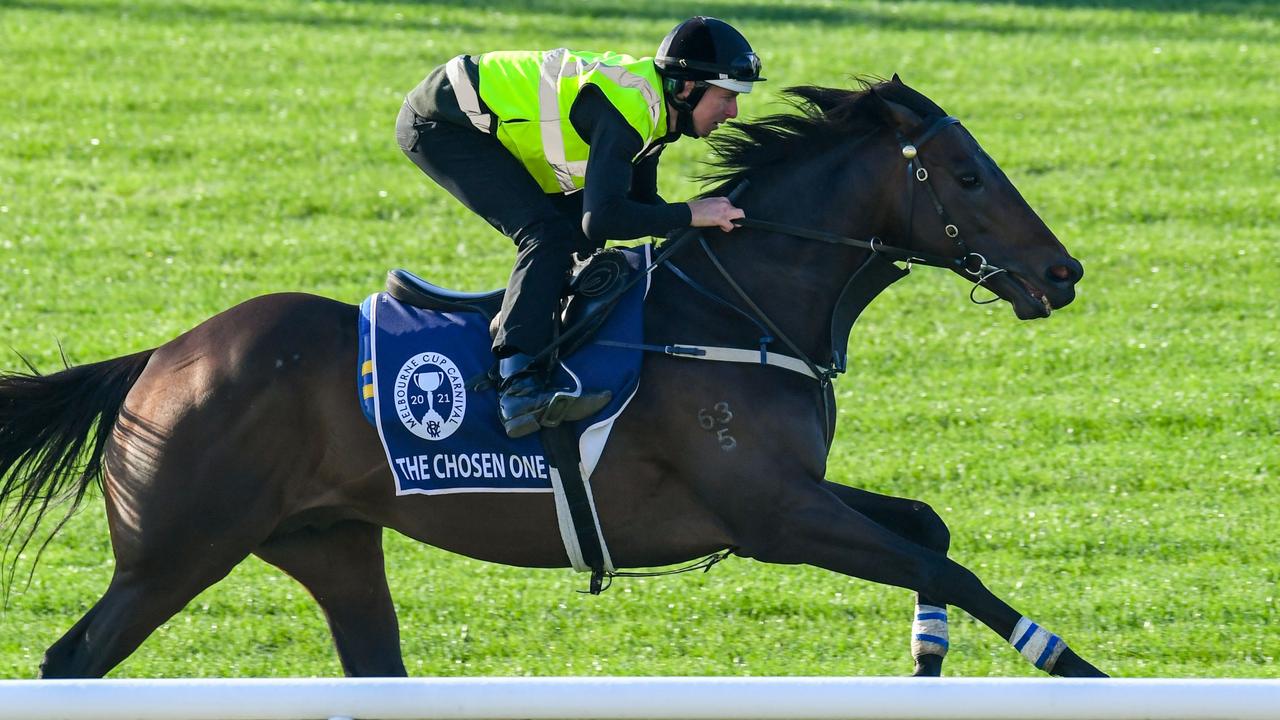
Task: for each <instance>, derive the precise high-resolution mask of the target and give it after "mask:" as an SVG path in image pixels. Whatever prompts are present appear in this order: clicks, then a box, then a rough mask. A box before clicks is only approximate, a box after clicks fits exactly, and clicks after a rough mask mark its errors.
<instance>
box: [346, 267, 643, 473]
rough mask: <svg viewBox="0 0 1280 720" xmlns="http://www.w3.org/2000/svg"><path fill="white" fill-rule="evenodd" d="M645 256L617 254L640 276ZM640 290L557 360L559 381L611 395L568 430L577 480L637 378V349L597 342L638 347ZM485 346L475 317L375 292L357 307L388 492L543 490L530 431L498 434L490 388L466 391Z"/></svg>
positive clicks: (367, 392)
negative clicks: (574, 438)
mask: <svg viewBox="0 0 1280 720" xmlns="http://www.w3.org/2000/svg"><path fill="white" fill-rule="evenodd" d="M650 251H651V246H649V245H643V246H640V247H635V248H627V249H625V250H624V254H625V257H626V258H627V262H628V264H630V265H631V267H632V268H633V269H637V270H640V271H643V269H644V268H645V267H646V266H647V265H648V263H649V259H650ZM647 292H648V279H647V278H646V279H645V280H643V281H641V282H637V283H636V284H635V285H634V286H633V287H632V288H631V289H630V290H628V291H627V294H626V295H625V296H624V297H623V298H622V299H621V301H620V302H619V303H618V304H617V306H616V307H615V308H614V310H613V312H612V313H611V314H610V316H609V318H608V319H607V320H606V322H605V324H604V325H603V326H602V327H601V328H600V330H599V331H598V332H597V333H596V335H595V337H594V338H593V340H592V342H590V343H588V344H587V345H585V346H583V347H582V348H581V349H580V350H578V351H577V352H576V353H574V354H573V355H572V356H570V357H568V358H566V359H564V360H563V361H562V363H561V369H560V370H559V372H560V373H561V375H560V378H559V379H560V380H561V381H563V382H564V384H565V385H567V386H571V387H572V386H577V387H578V389H579V391H581V390H582V389H583V388H585V389H586V390H587V391H598V390H611V391H612V392H613V399H612V400H611V401H610V403H609V405H608V406H606V407H605V408H604V409H603V410H601V411H600V412H599V413H597V414H596V415H594V416H592V417H590V418H587V419H586V420H583V421H581V422H579V423H576V424H575V425H576V428H575V429H576V431H577V433H578V444H579V449H580V451H581V455H582V467H581V471H582V475H583V478H584V479H585V478H588V477H590V474H591V471H592V470H594V469H595V464H596V462H597V461H598V460H599V457H600V453H601V452H603V450H604V444H605V442H606V441H607V439H608V435H609V431H610V430H611V429H612V426H613V421H614V420H615V419H616V418H617V417H618V415H620V414H621V413H622V410H623V409H624V408H625V407H626V405H627V403H628V402H629V401H630V399H631V397H632V395H634V394H635V390H636V386H637V383H638V381H639V377H640V363H641V354H642V353H641V351H640V350H637V349H632V348H620V347H615V346H608V345H601V344H599V342H600V341H602V340H608V341H615V342H624V343H633V344H634V343H640V342H643V322H642V320H643V305H644V296H645V294H646V293H647ZM489 346H490V339H489V327H488V320H487V319H486V318H485V317H484V315H481V314H480V313H455V312H438V311H434V310H425V309H422V308H417V307H413V306H411V305H405V304H404V303H401V302H400V301H398V300H396V299H395V298H393V297H391V296H390V295H388V294H387V293H385V292H379V293H374V294H373V295H370V296H369V297H368V298H366V299H365V301H364V302H363V303H361V304H360V362H359V381H358V383H359V392H360V395H359V397H360V400H361V406H362V408H363V409H364V414H365V417H366V418H368V420H369V422H370V423H372V424H373V426H374V427H375V428H377V430H378V437H379V438H381V440H382V446H383V448H384V449H385V450H386V453H387V461H388V462H389V463H390V465H391V470H392V473H393V474H394V475H395V481H396V494H397V495H408V494H426V495H435V494H444V493H462V492H551V491H552V482H553V475H555V473H554V471H553V469H552V468H551V467H550V466H549V463H548V461H547V458H546V454H545V452H544V450H543V447H542V441H541V439H540V438H539V436H538V434H537V433H535V434H533V435H530V436H526V437H523V438H519V439H515V440H513V439H511V438H509V437H507V434H506V432H505V431H504V430H503V429H502V423H501V422H500V421H499V418H498V394H497V391H496V390H494V389H488V390H482V391H476V390H471V389H468V388H467V387H466V385H467V382H468V381H469V380H472V379H473V378H476V377H479V376H481V375H483V374H484V373H485V372H487V371H488V370H489V369H490V368H491V367H492V366H493V364H494V362H495V360H494V357H493V354H492V353H491V352H490V350H489Z"/></svg>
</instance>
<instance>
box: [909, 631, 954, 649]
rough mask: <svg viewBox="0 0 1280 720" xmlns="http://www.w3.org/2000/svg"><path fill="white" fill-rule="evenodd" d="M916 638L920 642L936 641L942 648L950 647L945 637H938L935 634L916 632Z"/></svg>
mask: <svg viewBox="0 0 1280 720" xmlns="http://www.w3.org/2000/svg"><path fill="white" fill-rule="evenodd" d="M916 639H917V640H919V641H920V642H931V643H937V644H939V645H941V646H942V647H944V648H946V647H950V643H948V642H947V639H946V638H942V637H938V636H937V635H924V634H917V635H916Z"/></svg>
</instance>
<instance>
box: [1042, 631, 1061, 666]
mask: <svg viewBox="0 0 1280 720" xmlns="http://www.w3.org/2000/svg"><path fill="white" fill-rule="evenodd" d="M1060 642H1062V640H1060V639H1059V638H1058V636H1057V635H1054V634H1053V633H1049V642H1047V643H1045V646H1044V652H1042V653H1040V657H1039V658H1036V667H1038V668H1040V669H1041V670H1044V664H1045V662H1046V661H1047V660H1048V659H1049V657H1050V656H1051V655H1052V654H1053V649H1054V648H1056V647H1058V643H1060Z"/></svg>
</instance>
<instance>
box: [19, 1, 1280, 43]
mask: <svg viewBox="0 0 1280 720" xmlns="http://www.w3.org/2000/svg"><path fill="white" fill-rule="evenodd" d="M932 1H934V0H899V2H898V4H896V5H886V4H862V3H858V4H854V3H835V4H826V3H821V4H820V3H818V2H798V3H792V4H787V5H782V6H772V5H766V4H755V3H750V2H732V1H723V2H714V1H713V2H708V3H707V4H706V6H705V7H703V8H702V11H703V12H708V13H712V14H715V15H718V16H720V17H722V18H724V19H726V20H729V21H731V22H735V23H740V24H744V25H747V26H748V31H749V32H750V31H751V30H756V29H757V28H759V27H766V26H769V25H773V26H777V25H788V24H794V25H809V24H819V25H822V26H823V29H824V31H825V32H839V31H841V30H842V29H844V30H847V29H849V28H854V27H859V26H861V27H867V28H875V29H878V30H902V31H911V32H979V33H991V34H997V35H1035V34H1044V35H1063V34H1066V35H1072V36H1075V35H1077V34H1078V33H1079V32H1080V29H1078V28H1073V27H1071V26H1069V25H1065V26H1064V25H1063V24H1061V23H1056V24H1047V23H1045V22H1044V21H1043V20H1042V19H1041V18H1037V17H1034V15H1032V14H1030V13H1029V14H1027V15H1025V16H1019V15H1017V14H1011V15H1006V16H1005V17H1004V19H1000V18H991V17H989V16H983V17H954V16H952V17H939V16H937V15H935V14H933V13H931V12H930V8H929V7H927V6H926V5H925V3H926V2H932ZM1000 4H1002V5H1004V6H1006V7H1026V8H1045V9H1053V8H1063V9H1082V10H1083V9H1095V10H1104V11H1124V10H1130V11H1136V12H1143V13H1149V12H1161V13H1193V14H1196V15H1199V16H1206V15H1218V16H1225V17H1236V16H1240V17H1254V18H1258V19H1264V20H1270V19H1278V20H1280V2H1276V0H1006V2H1004V3H1000ZM358 5H365V6H381V7H382V8H383V12H384V13H385V12H386V11H390V10H392V9H400V12H398V13H397V16H396V17H390V16H388V15H386V14H381V15H373V14H360V13H353V12H351V11H350V10H351V7H352V6H358ZM912 5H917V6H920V7H917V8H912V7H911V6H912ZM0 8H13V9H20V10H30V11H37V12H40V11H43V12H52V13H59V14H92V15H98V16H112V15H114V16H118V17H121V18H128V19H129V20H134V21H138V20H141V21H149V22H156V21H159V22H169V21H188V22H190V21H210V22H229V23H251V24H252V23H258V24H283V25H299V26H304V27H306V26H309V27H323V28H331V27H349V28H369V29H374V30H384V31H409V32H423V33H432V34H440V33H449V34H459V33H475V34H486V33H488V34H503V33H506V32H509V31H510V27H507V26H505V25H502V24H498V23H495V19H496V18H495V15H496V14H506V15H512V16H520V17H521V21H522V23H523V24H524V27H523V28H522V30H524V31H526V32H530V31H532V32H540V33H543V34H545V36H546V37H547V38H548V42H552V43H555V42H560V43H568V44H573V42H574V41H575V40H576V39H578V38H586V37H590V38H591V39H592V41H593V42H599V41H600V39H601V38H606V39H612V38H618V39H619V40H620V41H624V42H626V43H627V44H629V45H630V44H634V43H636V42H637V41H638V39H637V38H636V32H637V28H636V27H635V25H634V23H635V22H650V23H652V24H653V25H654V27H653V29H652V33H653V34H652V38H651V41H652V44H653V45H654V46H656V45H657V43H658V42H659V41H660V40H661V38H662V35H663V34H664V33H665V32H666V30H667V29H669V27H670V26H672V25H674V24H675V23H676V22H678V21H679V20H681V19H682V18H684V17H687V13H688V12H689V5H688V4H687V3H686V2H682V1H681V2H678V1H676V0H650V2H647V3H637V2H634V1H633V0H599V1H592V2H585V1H580V2H573V1H572V0H485V2H483V3H482V4H477V2H476V0H318V1H317V2H313V3H310V4H308V5H305V6H303V5H294V4H291V3H281V4H279V5H273V4H266V3H264V4H262V5H244V4H230V3H228V4H225V5H221V6H219V5H213V4H194V3H193V4H183V3H161V2H156V3H154V4H149V3H145V2H141V3H140V2H125V1H124V0H99V1H98V2H93V1H89V2H71V1H70V0H0ZM441 11H443V13H442V12H441ZM339 13H340V14H339ZM591 21H599V22H596V23H595V24H590V23H591ZM584 25H587V26H586V27H584ZM751 25H755V26H756V27H755V28H752V27H750V26H751ZM1108 32H1110V33H1111V34H1112V35H1113V36H1114V35H1116V34H1123V33H1126V32H1127V33H1134V34H1137V33H1140V32H1141V33H1144V34H1147V33H1149V34H1153V35H1158V36H1159V37H1161V38H1165V39H1176V38H1195V39H1202V40H1203V39H1216V40H1240V41H1251V40H1257V41H1266V40H1273V39H1275V37H1276V34H1277V33H1276V31H1275V30H1273V29H1271V28H1269V27H1265V26H1264V27H1258V28H1256V29H1249V30H1242V29H1241V28H1238V27H1236V28H1230V29H1228V28H1215V27H1213V26H1212V25H1206V24H1204V23H1194V24H1185V25H1184V24H1180V25H1178V26H1176V27H1170V26H1161V27H1157V28H1151V29H1148V28H1146V27H1144V26H1143V24H1142V23H1141V21H1140V20H1139V19H1131V20H1129V21H1128V22H1127V24H1126V25H1123V26H1121V27H1115V28H1109V29H1108ZM459 47H460V49H462V50H469V51H472V52H476V51H480V50H481V49H482V48H469V47H465V44H460V45H459Z"/></svg>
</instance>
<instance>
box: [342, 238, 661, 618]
mask: <svg viewBox="0 0 1280 720" xmlns="http://www.w3.org/2000/svg"><path fill="white" fill-rule="evenodd" d="M630 255H631V256H632V257H631V259H630V260H628V255H627V254H626V253H624V252H623V251H622V250H621V249H617V248H610V249H607V250H598V251H596V252H595V253H593V254H592V255H591V256H590V257H588V258H587V259H586V260H584V261H582V262H579V263H577V264H575V266H574V268H573V272H572V275H571V279H570V281H569V283H568V284H567V286H566V290H567V292H566V293H565V295H564V297H563V298H562V305H561V313H560V323H561V327H562V328H563V330H562V334H561V335H560V337H559V339H558V341H557V342H559V345H558V346H556V349H555V352H556V353H557V354H558V355H559V356H560V357H562V358H568V359H569V361H572V358H570V356H572V355H573V353H574V351H575V350H578V349H579V348H583V346H585V345H587V343H588V342H589V341H590V340H592V338H593V336H594V335H595V334H596V333H597V332H598V331H599V330H600V329H601V327H603V326H604V325H605V320H606V319H607V318H608V317H609V316H610V314H611V312H612V311H613V310H614V308H615V307H616V306H617V305H618V304H619V301H621V300H622V299H623V297H624V296H627V295H628V290H630V289H631V288H632V287H633V285H634V284H635V283H634V282H632V280H636V281H638V280H641V279H642V278H641V277H637V276H638V275H640V274H642V273H643V272H644V271H645V270H644V269H645V267H646V262H647V260H648V258H649V254H648V250H647V248H646V249H644V251H643V252H642V253H640V254H638V253H637V252H635V251H633V252H631V253H630ZM643 290H644V289H643V288H636V291H635V292H640V293H641V294H640V297H641V298H643V292H642V291H643ZM635 292H632V293H631V294H630V295H629V297H632V298H635V297H636V295H635ZM387 294H388V295H390V296H391V297H392V298H394V299H395V300H398V301H400V302H401V303H403V304H405V305H411V306H413V307H416V308H422V309H425V310H432V311H437V312H445V313H458V314H478V315H480V316H482V317H484V318H485V319H486V320H488V325H489V335H490V337H491V338H492V336H493V335H494V334H495V332H496V329H497V325H498V323H499V321H500V319H501V318H500V314H501V311H502V300H503V296H504V295H505V294H506V290H493V291H490V292H479V293H468V292H458V291H456V290H449V289H446V288H442V287H440V286H438V285H433V284H432V283H430V282H427V281H426V280H423V279H422V278H420V277H418V276H416V275H414V274H413V273H411V272H409V271H408V270H404V269H396V270H392V271H391V272H389V273H388V274H387ZM375 297H376V295H375ZM641 302H643V301H642V300H637V302H636V303H635V304H634V305H628V306H627V307H628V308H631V309H632V310H633V311H635V312H638V310H639V303H641ZM363 312H364V309H363V306H362V313H363ZM633 314H634V313H633ZM618 318H619V319H620V320H621V321H622V324H621V327H632V328H637V329H638V328H639V327H640V324H639V319H638V315H637V317H635V318H630V319H629V320H628V316H627V313H626V312H622V313H620V314H619V315H618ZM628 323H629V324H628ZM475 324H478V323H475ZM370 332H371V333H372V332H373V330H372V329H371V331H370ZM611 332H614V330H606V331H605V333H604V335H605V337H606V338H608V337H611V335H610V333H611ZM633 332H638V330H637V331H633ZM623 339H625V340H626V342H622V341H621V340H623ZM640 339H641V338H640V337H634V338H632V337H631V336H630V335H624V336H623V337H622V338H615V339H614V340H611V341H609V342H602V343H600V345H601V346H611V347H607V348H605V347H594V348H586V349H585V350H584V354H587V353H589V352H591V351H594V352H596V353H599V352H600V351H601V350H602V349H604V350H607V351H611V352H613V353H623V355H624V356H626V354H627V353H635V354H636V357H637V360H636V364H635V367H634V368H633V369H632V370H630V372H631V379H630V380H629V381H628V382H629V383H631V385H630V387H629V389H628V391H627V392H626V393H625V395H624V396H622V397H621V398H620V400H619V401H617V402H620V403H621V407H625V406H626V402H627V401H629V399H630V396H631V394H632V393H634V391H635V383H638V381H639V379H638V378H639V362H638V353H639V349H640V346H639V345H636V344H634V343H635V342H636V341H639V340H640ZM370 348H372V346H370ZM485 350H487V348H486V349H485ZM485 350H481V351H480V352H481V353H483V352H485ZM370 352H372V350H371V349H370ZM615 360H616V358H615ZM482 362H483V361H482ZM596 362H597V363H598V364H597V365H596V367H608V368H610V369H609V371H608V372H620V371H621V370H620V369H621V368H626V367H627V363H625V362H616V361H615V362H610V363H599V358H597V359H596ZM366 364H367V365H369V366H370V367H372V363H362V366H361V367H362V369H361V372H362V373H364V372H365V370H364V366H365V365H366ZM393 367H394V363H393ZM582 370H583V368H581V367H580V368H579V371H580V372H581V371H582ZM371 372H372V370H371ZM493 373H494V369H493V368H491V369H490V371H489V373H488V374H487V375H485V374H483V373H481V374H480V375H477V376H475V377H473V378H471V379H470V380H468V381H466V382H465V383H463V384H462V386H465V390H459V392H461V393H462V396H463V398H464V402H465V397H466V393H467V392H485V391H491V390H492V389H493V388H494V385H495V382H496V381H495V377H494V374H493ZM363 377H364V376H363V375H362V380H361V382H362V383H363V382H364V380H363ZM574 378H575V381H576V380H577V376H576V375H575V376H574ZM586 381H588V377H587V375H585V374H583V382H586ZM372 395H374V393H371V392H368V391H365V394H364V398H365V399H366V406H365V407H366V414H367V415H372V414H373V413H374V412H377V411H376V410H370V409H369V398H370V397H371V396H372ZM615 395H616V393H615ZM451 407H452V406H451ZM610 407H611V408H612V409H606V410H605V411H604V412H607V413H608V414H607V415H606V417H605V420H602V421H597V422H595V423H593V424H592V425H590V427H589V428H587V429H586V431H585V432H591V431H593V430H594V431H595V432H596V433H597V436H598V437H600V438H601V439H600V440H592V441H591V442H588V443H586V444H581V443H582V441H581V440H580V438H579V435H580V432H581V429H579V428H576V427H571V426H570V425H569V424H566V425H559V426H556V427H544V428H542V429H541V431H540V432H539V438H540V441H541V444H542V447H543V449H544V451H545V452H546V457H547V460H549V461H550V465H551V466H552V468H553V469H554V470H553V472H554V473H555V475H554V477H555V478H556V483H555V492H557V493H558V500H557V515H558V517H559V518H560V521H561V535H562V539H564V541H565V549H566V553H568V555H569V558H570V560H571V562H572V563H573V565H574V567H575V568H576V569H582V570H590V571H591V583H590V591H591V592H592V593H599V592H600V591H601V590H602V589H603V587H604V586H603V584H602V581H603V578H604V577H605V574H606V573H612V572H613V571H614V568H613V565H612V561H611V560H610V559H609V556H608V550H607V548H606V546H605V542H604V538H603V537H602V536H601V535H600V531H599V529H598V528H599V525H598V520H597V518H596V516H595V509H594V504H593V501H592V499H591V488H590V485H589V484H588V483H587V479H586V477H584V473H585V474H589V473H590V472H591V470H592V469H594V466H595V462H596V461H597V460H598V459H599V451H600V450H602V449H603V438H607V434H608V432H609V428H610V427H612V422H613V419H614V418H616V417H617V415H618V414H619V413H620V412H621V407H615V406H610ZM395 417H398V416H395ZM395 417H393V419H392V420H391V421H387V422H384V423H382V424H381V425H380V424H378V423H377V421H376V419H371V420H370V422H371V423H374V426H375V427H377V428H378V432H379V435H380V437H382V438H383V441H384V445H385V446H386V447H387V449H388V455H387V457H388V458H391V457H393V454H392V452H391V449H390V445H386V442H387V441H386V436H385V435H384V434H383V433H384V430H385V429H386V428H392V429H395V426H396V422H395V421H394V420H395ZM400 421H401V422H403V419H402V418H401V420H400ZM573 425H575V426H576V423H575V424H573ZM601 428H602V429H603V433H604V434H603V435H600V434H599V433H600V431H601ZM502 441H504V442H511V441H510V440H508V439H506V438H503V439H502ZM597 446H598V447H597ZM584 447H588V448H596V449H595V450H593V452H592V457H591V458H590V462H589V463H584V459H585V458H584V453H583V449H582V448H584ZM403 454H404V453H402V455H403ZM414 457H425V456H422V455H421V454H420V453H418V454H415V453H408V454H407V456H406V457H401V458H399V460H398V461H397V463H408V464H409V465H411V464H412V462H411V461H410V458H414ZM467 457H470V455H468V456H467ZM405 467H408V465H406V466H405ZM446 469H447V468H446ZM394 470H395V468H394V467H393V471H394ZM410 470H412V468H410ZM401 471H404V468H401ZM418 472H419V474H422V471H421V470H420V469H419V470H418ZM412 479H413V478H410V480H412ZM400 481H401V478H400V476H399V475H397V483H400ZM400 492H402V490H401V489H400V486H399V484H398V485H397V493H398V494H399V493H400ZM407 492H416V490H413V489H410V490H408V491H407Z"/></svg>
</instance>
